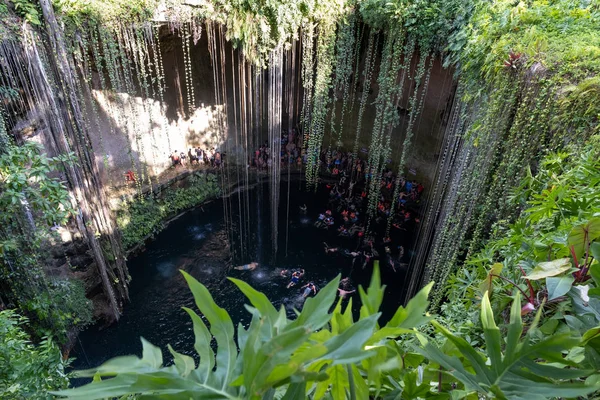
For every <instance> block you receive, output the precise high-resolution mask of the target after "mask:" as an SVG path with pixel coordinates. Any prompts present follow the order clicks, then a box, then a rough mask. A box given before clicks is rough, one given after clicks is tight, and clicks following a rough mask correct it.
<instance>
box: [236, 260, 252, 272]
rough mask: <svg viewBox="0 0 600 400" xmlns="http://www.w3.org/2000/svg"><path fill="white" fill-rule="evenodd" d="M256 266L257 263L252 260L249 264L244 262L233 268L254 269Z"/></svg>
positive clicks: (240, 269)
mask: <svg viewBox="0 0 600 400" xmlns="http://www.w3.org/2000/svg"><path fill="white" fill-rule="evenodd" d="M256 267H258V263H257V262H255V261H253V262H251V263H250V264H244V265H240V266H238V267H235V269H237V270H238V271H254V270H255V269H256Z"/></svg>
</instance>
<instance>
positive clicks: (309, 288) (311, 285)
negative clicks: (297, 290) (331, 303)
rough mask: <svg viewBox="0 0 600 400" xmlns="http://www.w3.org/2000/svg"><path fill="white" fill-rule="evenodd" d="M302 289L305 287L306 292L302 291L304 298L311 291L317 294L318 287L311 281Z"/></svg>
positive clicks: (303, 287)
mask: <svg viewBox="0 0 600 400" xmlns="http://www.w3.org/2000/svg"><path fill="white" fill-rule="evenodd" d="M302 289H304V292H302V297H304V298H307V297H308V295H309V294H310V292H313V293H314V294H317V287H316V286H315V284H314V283H312V282H309V283H307V284H306V285H304V286H302Z"/></svg>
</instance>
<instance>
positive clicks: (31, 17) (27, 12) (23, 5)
mask: <svg viewBox="0 0 600 400" xmlns="http://www.w3.org/2000/svg"><path fill="white" fill-rule="evenodd" d="M9 1H10V2H11V3H12V4H13V7H14V10H15V13H16V14H17V15H18V16H20V17H21V18H23V19H24V20H25V21H27V22H29V23H30V24H32V25H41V24H42V19H41V17H42V13H41V10H40V7H39V5H38V3H37V2H36V1H31V0H9Z"/></svg>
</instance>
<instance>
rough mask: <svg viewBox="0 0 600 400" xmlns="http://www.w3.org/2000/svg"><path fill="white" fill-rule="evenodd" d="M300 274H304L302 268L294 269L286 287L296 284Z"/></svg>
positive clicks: (300, 276)
mask: <svg viewBox="0 0 600 400" xmlns="http://www.w3.org/2000/svg"><path fill="white" fill-rule="evenodd" d="M302 275H304V270H301V271H294V273H293V274H292V280H291V281H290V283H288V285H287V288H288V289H289V288H291V287H292V286H295V285H296V284H298V282H300V278H302Z"/></svg>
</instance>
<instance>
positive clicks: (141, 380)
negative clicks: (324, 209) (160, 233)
mask: <svg viewBox="0 0 600 400" xmlns="http://www.w3.org/2000/svg"><path fill="white" fill-rule="evenodd" d="M191 3H193V4H192V5H186V2H179V1H176V0H171V1H166V2H161V3H159V2H155V1H152V0H135V1H125V0H111V1H103V2H100V1H89V2H84V1H78V0H55V1H54V2H50V1H48V0H42V1H40V3H39V4H38V3H37V2H34V1H31V0H9V1H8V2H6V3H2V4H0V17H1V20H2V22H1V23H0V39H1V40H2V41H1V43H0V51H1V52H0V54H1V58H0V61H2V62H1V63H0V64H1V65H2V68H3V72H6V71H16V70H17V69H18V68H17V67H15V66H20V65H27V74H26V75H19V74H16V73H15V74H9V73H5V74H2V77H3V80H2V81H0V96H1V98H2V100H3V102H2V106H1V107H0V109H1V111H2V112H1V118H0V146H1V148H0V189H1V192H0V204H1V205H2V215H1V217H0V218H1V219H2V224H1V226H0V254H1V256H2V262H1V268H2V270H1V271H0V273H1V274H2V282H1V285H2V294H3V296H6V297H8V298H6V299H5V298H2V299H1V300H2V304H10V305H11V306H12V307H13V308H15V309H16V310H17V311H18V313H20V314H23V315H24V316H27V318H28V321H29V322H27V320H26V319H25V318H24V317H19V316H18V315H17V314H16V313H15V312H12V311H9V312H7V311H3V312H1V313H0V329H1V330H2V333H3V335H2V336H1V339H0V341H1V345H0V364H1V366H2V368H1V369H0V397H2V396H3V397H8V398H11V397H12V398H32V397H39V398H48V397H50V396H51V395H50V394H49V393H50V392H51V391H53V390H57V389H61V388H66V386H67V380H66V379H65V376H64V370H65V368H66V364H65V362H64V361H62V359H61V358H60V354H59V351H58V348H57V347H56V346H55V344H54V343H55V341H58V342H63V341H65V336H66V333H67V330H68V329H69V327H72V326H77V325H81V326H84V325H85V324H87V323H89V322H90V321H91V312H90V307H89V304H88V302H87V300H86V299H85V296H84V294H83V291H82V289H81V288H78V287H77V284H76V283H73V282H67V281H64V282H63V281H59V280H55V279H51V278H49V277H47V276H46V275H45V273H44V271H43V269H42V267H41V265H42V259H43V254H42V252H41V251H40V248H41V247H42V245H43V244H44V243H47V242H49V241H52V240H53V238H52V235H53V233H52V232H53V230H52V229H51V228H52V227H54V226H56V225H63V224H65V223H66V222H67V219H69V218H71V219H72V220H74V221H76V223H77V224H78V226H79V228H80V231H81V232H82V234H84V235H85V239H86V241H87V242H88V243H89V244H90V248H91V249H92V253H93V257H94V260H95V262H96V263H97V265H98V271H99V274H100V275H101V279H102V284H103V290H104V291H105V293H106V296H107V298H108V299H109V302H110V308H111V310H112V313H113V314H114V318H118V316H119V315H120V309H121V304H123V303H125V302H126V301H127V298H128V292H127V281H128V274H127V271H126V266H125V262H124V261H125V249H126V248H130V247H132V246H134V245H135V244H137V243H139V241H141V240H143V239H144V238H145V237H147V236H148V235H149V234H151V233H152V232H153V231H154V230H155V229H156V227H157V226H159V225H160V223H161V222H160V221H159V220H158V219H149V218H148V215H147V213H148V211H149V210H157V209H158V210H159V215H161V216H162V215H170V214H171V213H174V212H175V213H176V212H177V211H179V210H180V209H185V208H187V207H188V206H189V205H188V204H183V203H182V200H181V199H179V200H178V195H177V194H174V195H173V198H167V199H166V200H161V201H158V200H154V199H152V198H145V199H144V198H143V196H142V190H141V182H147V183H149V184H150V185H151V184H152V179H153V177H152V174H151V173H150V172H149V171H148V170H147V169H145V167H144V166H141V167H139V168H138V167H136V166H135V165H133V164H134V163H133V159H132V168H134V169H136V168H137V169H139V170H138V171H136V172H137V174H138V176H139V177H140V187H139V188H138V194H139V198H138V199H137V200H136V201H135V202H134V203H132V204H131V205H130V206H129V208H128V209H127V210H125V211H123V213H122V214H121V215H120V216H117V220H114V218H113V217H112V216H111V215H110V212H109V207H108V200H107V198H106V196H105V193H104V189H103V187H102V183H101V181H100V180H99V178H98V176H99V174H98V166H97V165H96V163H95V153H94V149H92V147H91V146H90V135H93V134H94V133H95V132H96V131H95V130H94V122H93V121H90V120H88V119H86V118H85V117H84V115H85V114H86V112H89V113H90V114H92V115H95V114H94V113H98V110H97V104H96V103H95V102H94V101H91V102H89V101H86V97H85V96H87V93H90V92H91V85H92V79H91V74H92V73H91V63H92V62H91V61H92V60H93V62H94V65H96V66H99V68H100V70H102V71H104V73H101V74H99V76H100V78H99V80H100V82H99V85H100V89H101V90H106V91H114V92H117V91H118V92H121V93H128V94H130V95H135V94H140V93H141V95H142V96H144V97H150V96H153V97H156V98H160V99H161V100H162V99H163V96H164V90H165V82H164V70H162V60H161V59H160V51H156V39H157V38H158V27H157V24H158V23H163V22H168V23H170V24H173V25H179V24H180V25H181V31H182V32H183V35H184V36H185V37H186V43H187V42H189V41H191V40H192V37H193V35H194V34H195V33H196V32H198V31H199V30H200V29H199V28H198V27H199V26H200V27H202V26H204V29H205V30H206V32H207V34H208V35H210V40H209V43H210V46H211V49H212V50H211V60H212V63H213V69H214V70H215V71H217V70H219V68H221V70H224V68H225V67H224V66H225V56H223V55H221V56H219V55H217V52H216V49H217V48H218V46H217V44H218V43H220V41H222V40H228V41H231V42H232V43H233V44H234V45H235V46H236V47H237V48H238V49H240V51H241V52H242V54H243V63H240V65H243V66H245V67H247V70H248V71H251V72H252V73H248V77H249V78H251V79H256V78H252V77H253V76H254V77H255V76H257V73H256V72H257V71H262V70H263V69H264V68H271V69H272V70H274V69H275V68H281V67H282V66H281V64H278V63H280V61H276V60H279V59H280V58H278V57H273V54H275V53H276V51H284V50H285V51H292V49H293V48H294V43H296V42H299V43H301V44H302V45H301V47H300V48H301V55H300V56H301V67H302V68H301V71H299V72H298V73H300V74H301V78H302V86H303V90H304V95H303V99H302V107H301V108H302V109H301V116H300V117H299V119H298V121H297V122H298V123H300V124H301V125H302V127H303V129H304V131H305V132H306V136H307V138H306V144H305V146H306V152H307V154H308V162H307V167H306V171H305V173H306V176H305V177H306V181H307V183H308V184H309V185H314V184H316V182H317V180H318V154H320V152H321V149H322V148H323V146H324V145H323V138H324V137H325V136H326V135H330V136H331V137H334V138H336V139H337V141H338V142H339V141H340V140H339V136H338V135H339V134H340V133H341V131H342V130H343V129H344V125H343V123H344V115H346V113H349V112H350V110H351V109H353V108H352V107H356V108H354V109H353V110H356V112H357V113H358V114H359V120H360V118H361V116H362V113H363V112H364V109H365V105H366V103H367V101H368V95H364V93H368V92H369V88H370V86H371V85H372V84H373V83H376V86H377V88H378V91H377V95H376V100H375V113H376V116H375V122H374V125H373V126H369V127H362V126H360V124H359V127H358V128H357V131H356V136H355V137H356V139H355V144H354V153H356V151H357V149H358V143H359V138H360V137H361V135H362V136H364V135H367V136H368V137H369V138H370V139H369V143H370V148H369V150H370V151H369V156H368V157H369V168H370V171H371V172H372V173H373V176H380V175H381V174H380V172H381V171H382V170H383V168H385V165H386V160H387V159H388V158H389V157H390V156H391V155H392V152H393V150H395V149H392V147H391V145H390V143H391V140H392V131H393V129H395V128H396V127H397V126H398V125H399V115H398V111H397V110H398V108H397V105H398V102H399V100H400V99H401V98H402V97H403V96H404V95H405V94H407V95H408V98H409V101H408V104H409V107H408V112H409V114H408V123H407V124H406V126H404V127H403V128H404V131H403V132H404V133H403V135H404V136H403V141H402V143H401V144H402V145H401V147H400V148H399V149H398V151H397V152H394V155H395V156H396V158H397V160H396V161H397V162H396V164H395V165H396V168H397V169H398V174H397V175H398V176H400V175H402V173H403V172H404V169H405V168H406V162H407V156H408V154H409V153H410V151H411V144H412V141H413V137H414V133H415V124H416V121H417V120H418V116H419V114H420V112H421V110H422V107H423V103H424V98H425V95H426V92H427V89H428V84H429V78H430V74H431V68H432V65H433V62H434V60H435V59H438V60H443V62H444V64H445V65H446V66H447V67H450V68H453V69H454V74H455V82H456V93H455V96H454V100H453V105H452V109H451V110H450V113H449V116H448V123H447V126H446V128H445V129H446V131H445V141H444V144H443V148H442V154H441V157H440V161H439V163H438V172H437V175H436V179H435V184H434V185H433V187H432V188H431V190H430V194H429V199H428V203H427V204H428V206H427V210H426V214H425V218H424V220H423V223H422V225H421V226H422V228H421V229H420V230H419V232H418V246H417V249H416V250H417V251H416V254H417V256H416V257H415V258H414V259H413V262H412V263H411V268H412V269H413V271H414V272H413V274H412V276H411V281H410V290H409V296H410V297H412V300H411V301H407V302H406V306H405V307H403V308H400V309H399V310H398V311H397V313H396V314H395V316H394V318H392V320H391V321H390V322H388V323H387V324H386V325H385V326H379V325H378V310H379V306H380V305H381V301H382V294H383V291H384V288H383V287H382V285H381V282H380V280H379V276H378V272H377V269H375V272H374V275H373V279H372V280H371V285H370V287H369V288H367V289H362V288H361V290H360V298H361V302H362V308H361V312H360V318H359V319H358V320H356V321H354V320H353V317H352V315H351V312H349V311H348V310H350V307H348V306H345V307H343V305H342V304H341V302H338V303H335V289H336V286H337V281H333V282H332V283H331V284H330V285H329V286H327V287H326V288H324V289H323V290H321V292H320V293H319V295H318V297H317V298H315V299H310V300H308V301H307V303H306V305H305V307H304V309H303V310H302V312H300V313H299V315H298V317H297V318H296V319H295V320H289V319H288V318H287V317H286V316H285V313H280V312H279V311H277V310H276V309H275V308H274V307H273V306H272V305H271V303H270V302H269V301H268V299H267V298H266V297H265V296H264V295H262V294H260V293H258V292H256V291H254V290H253V289H252V288H250V287H249V286H248V285H247V284H245V283H243V282H241V281H234V282H235V283H236V284H237V285H238V287H239V288H240V290H241V291H242V292H243V293H244V294H245V295H246V296H247V297H248V301H249V302H250V304H251V306H248V310H249V312H250V313H251V314H252V323H251V324H250V326H249V327H242V326H240V327H238V328H237V330H236V329H235V328H234V326H233V324H232V322H231V319H230V317H229V316H228V315H227V312H226V311H225V310H223V309H221V308H219V307H218V306H217V305H216V304H214V302H213V301H212V298H211V296H210V294H209V293H208V292H207V290H206V289H205V288H204V287H203V286H202V285H201V284H200V283H199V282H197V281H195V280H194V279H193V278H192V277H189V276H186V279H187V280H188V283H189V285H190V289H191V290H192V292H193V294H194V297H195V298H196V302H197V306H198V309H199V311H200V312H201V314H202V315H203V316H204V317H205V320H206V321H208V324H209V327H207V326H206V323H205V320H203V319H202V318H201V317H200V316H199V315H198V314H197V313H196V311H193V310H187V309H186V310H185V311H186V312H188V313H189V314H190V317H191V318H192V321H193V323H194V333H195V335H196V344H195V350H196V352H197V356H198V357H199V362H197V361H198V357H197V358H196V360H195V359H193V358H191V357H189V356H186V355H183V354H180V353H177V352H175V350H174V349H169V350H170V352H171V354H172V355H173V357H174V360H175V363H174V365H172V366H163V361H162V360H163V359H162V354H161V350H160V349H157V348H156V347H154V346H152V345H151V344H149V343H147V342H145V341H142V344H143V354H144V355H143V357H142V358H141V359H139V358H137V357H124V358H118V359H114V360H111V361H109V362H108V363H106V364H104V365H102V366H99V367H98V368H96V369H94V370H90V371H84V372H82V374H83V375H86V376H92V377H94V382H93V383H91V384H89V385H86V386H83V387H81V388H78V389H74V390H66V391H59V392H52V393H54V394H55V395H57V396H66V397H69V398H80V399H91V398H107V397H109V398H110V397H117V396H126V395H132V396H139V397H140V398H174V399H175V398H186V399H187V398H190V397H191V398H285V399H292V398H303V397H310V398H336V399H338V398H368V397H370V396H371V397H381V398H405V399H412V398H444V399H446V398H473V399H476V398H481V397H488V398H500V399H503V398H511V399H512V398H514V399H519V398H522V399H537V398H540V399H543V398H556V397H559V398H578V397H583V396H589V397H590V398H593V397H594V396H598V395H599V393H598V391H599V390H600V311H599V310H600V188H599V185H600V165H599V160H600V139H599V136H598V135H599V131H598V126H599V125H598V122H599V118H600V80H599V78H598V76H600V75H599V72H600V5H599V4H598V3H597V2H595V1H592V0H577V1H576V0H532V1H507V0H499V1H493V2H489V1H478V0H446V1H444V0H398V1H389V2H387V1H385V2H384V1H381V0H362V1H352V0H349V1H328V0H326V1H318V2H314V1H283V0H269V1H266V2H252V1H249V2H238V1H235V0H223V1H206V2H197V3H196V2H191ZM55 12H56V18H58V20H57V19H56V18H55V14H54V13H55ZM362 37H366V39H365V40H364V41H361V40H359V38H362ZM22 43H25V44H27V45H26V46H23V45H22ZM364 45H366V46H367V48H366V49H363V51H362V52H361V50H360V47H361V46H364ZM184 46H186V47H185V52H186V54H188V55H187V56H186V62H185V64H186V67H185V77H184V79H185V82H186V84H188V85H189V86H188V90H187V91H186V104H187V106H188V109H189V110H193V109H194V108H195V107H196V106H197V104H196V99H195V97H194V92H193V89H190V88H192V86H191V82H192V80H193V77H192V68H191V65H190V58H189V45H184ZM361 54H364V57H363V58H364V59H363V60H360V59H361ZM413 59H414V63H415V65H416V68H415V69H414V74H412V75H411V74H409V73H408V71H410V66H411V65H412V63H413ZM23 60H27V61H28V63H24V62H22V61H23ZM361 61H362V62H361ZM361 65H362V66H363V68H362V69H361ZM75 66H77V68H76V67H75ZM48 71H50V72H51V73H48ZM73 71H77V72H73ZM27 77H35V79H28V78H27ZM359 80H360V81H361V82H362V84H363V92H362V93H363V95H361V96H360V99H359V100H358V103H357V104H354V103H353V100H352V98H353V97H352V95H353V94H354V96H355V97H358V95H357V93H356V85H357V84H356V82H357V81H359ZM215 82H216V84H215V96H216V98H217V99H220V100H222V101H226V98H227V96H226V95H225V96H223V95H222V93H226V92H223V91H222V90H223V87H224V86H225V85H226V82H225V80H224V79H222V78H219V76H218V74H217V72H215ZM252 82H254V83H255V81H252ZM238 84H239V82H238ZM334 88H335V89H336V90H333V89H334ZM365 89H366V90H365ZM271 90H272V89H271ZM280 90H281V88H280ZM219 96H220V97H219ZM245 96H248V95H247V94H246V95H245ZM334 100H335V101H337V102H342V106H341V108H340V113H339V115H336V114H335V113H333V112H332V111H330V108H331V105H332V103H333V102H334ZM82 107H90V109H89V110H87V111H86V112H83V111H85V109H84V110H83V111H82ZM119 107H122V108H123V109H122V110H120V111H124V110H125V107H126V105H120V106H119ZM32 110H35V111H37V112H38V113H39V114H40V115H44V116H45V117H44V118H45V119H44V124H45V125H46V126H48V127H49V128H50V131H51V138H52V143H53V145H54V146H55V148H56V149H57V150H58V153H59V154H60V156H57V157H47V156H45V155H44V154H43V153H42V152H41V150H40V148H39V147H36V146H35V145H32V144H25V145H21V144H17V143H15V142H14V140H13V139H12V138H11V137H10V136H9V135H8V133H7V131H8V129H7V128H6V127H7V126H9V125H11V126H12V124H14V122H15V120H16V119H17V118H18V116H19V115H22V114H25V113H26V112H29V111H32ZM333 110H335V108H333ZM332 114H333V116H332ZM157 118H159V117H157ZM222 120H223V118H221V122H220V123H223V121H222ZM242 132H245V130H242ZM98 134H99V133H98ZM131 134H132V136H133V137H135V138H137V139H138V140H139V138H140V137H141V135H142V134H143V132H141V131H140V130H139V128H137V127H131ZM244 138H245V139H247V137H244ZM100 143H101V144H100V146H102V138H100ZM334 143H335V140H334ZM101 153H104V151H101ZM57 174H62V175H61V176H65V177H66V179H65V181H61V180H60V179H57V178H56V176H58V175H57ZM224 179H225V178H222V181H221V184H222V185H223V186H226V184H227V183H228V182H225V181H224ZM277 182H278V180H277ZM277 184H278V183H277ZM204 186H205V185H203V187H204ZM397 186H398V185H397ZM213 189H214V191H213V190H211V191H210V193H209V192H208V191H204V189H202V192H200V191H197V192H193V195H194V196H197V200H198V201H202V200H203V199H205V198H207V197H208V196H211V195H213V194H214V193H216V192H217V188H214V187H213ZM368 189H369V190H368V192H369V194H368V200H369V209H370V210H371V212H375V208H376V205H377V199H378V197H379V190H380V182H378V181H377V179H373V180H371V181H370V183H369V187H368ZM190 190H192V191H193V190H194V189H193V188H192V189H190ZM213 192H214V193H213ZM395 197H397V196H395ZM119 218H120V222H121V226H120V228H119V225H118V222H119ZM153 218H154V217H153ZM125 219H129V220H130V221H134V223H133V224H130V225H129V224H128V225H127V226H125V224H123V221H124V220H125ZM128 229H129V230H128ZM58 299H60V301H59V300H58ZM63 299H67V301H64V300H63ZM427 299H429V300H427ZM407 300H408V299H407ZM434 314H436V315H435V317H434ZM50 337H52V338H50ZM213 337H214V338H215V340H216V343H217V345H218V348H217V351H216V354H214V353H213V350H212V348H211V346H210V343H211V340H212V338H213ZM32 342H35V343H36V344H35V345H34V344H32ZM107 378H110V379H107ZM42 381H43V382H44V383H41V382H42Z"/></svg>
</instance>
